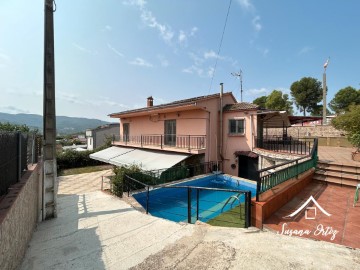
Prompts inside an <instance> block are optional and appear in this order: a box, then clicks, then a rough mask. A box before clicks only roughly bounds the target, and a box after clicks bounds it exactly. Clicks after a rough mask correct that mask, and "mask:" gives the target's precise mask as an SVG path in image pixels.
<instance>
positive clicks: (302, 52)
mask: <svg viewBox="0 0 360 270" xmlns="http://www.w3.org/2000/svg"><path fill="white" fill-rule="evenodd" d="M313 49H314V48H312V47H309V46H305V47H303V48H302V49H301V50H300V51H299V52H298V55H302V54H306V53H308V52H310V51H312V50H313Z"/></svg>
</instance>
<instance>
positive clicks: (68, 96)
mask: <svg viewBox="0 0 360 270" xmlns="http://www.w3.org/2000/svg"><path fill="white" fill-rule="evenodd" d="M56 98H57V99H59V100H63V101H66V102H69V103H72V104H83V103H84V102H83V100H82V98H81V97H80V96H78V95H74V94H72V93H68V92H64V91H58V92H57V94H56Z"/></svg>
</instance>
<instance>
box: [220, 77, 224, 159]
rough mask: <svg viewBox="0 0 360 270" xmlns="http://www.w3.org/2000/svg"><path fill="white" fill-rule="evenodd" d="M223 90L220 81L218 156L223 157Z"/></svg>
mask: <svg viewBox="0 0 360 270" xmlns="http://www.w3.org/2000/svg"><path fill="white" fill-rule="evenodd" d="M223 92H224V84H223V83H220V134H219V156H220V158H221V160H222V159H223V107H224V105H223Z"/></svg>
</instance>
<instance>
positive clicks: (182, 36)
mask: <svg viewBox="0 0 360 270" xmlns="http://www.w3.org/2000/svg"><path fill="white" fill-rule="evenodd" d="M123 4H124V5H129V6H136V7H138V8H139V10H140V18H141V20H142V22H143V23H144V24H145V25H146V26H148V27H150V28H154V29H156V30H157V31H158V32H159V35H160V37H161V38H162V39H163V40H164V41H165V42H166V43H167V44H172V43H173V40H174V37H175V33H176V32H177V31H173V30H172V28H171V26H170V25H168V24H167V23H160V22H159V21H158V19H157V18H156V17H155V15H153V13H152V12H151V11H150V10H148V9H147V8H146V4H147V2H146V1H145V0H127V1H123ZM198 30H199V29H198V28H197V27H195V26H194V27H192V28H191V30H190V31H184V30H179V34H178V36H177V40H176V41H177V42H178V43H179V44H181V45H187V44H186V43H187V40H188V38H189V37H193V36H195V34H196V32H197V31H198ZM175 39H176V37H175Z"/></svg>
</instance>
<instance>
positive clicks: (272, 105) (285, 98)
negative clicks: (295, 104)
mask: <svg viewBox="0 0 360 270" xmlns="http://www.w3.org/2000/svg"><path fill="white" fill-rule="evenodd" d="M265 108H266V109H273V110H280V111H287V112H288V113H289V114H293V108H292V102H291V101H290V100H289V95H287V94H283V93H282V92H281V91H280V90H274V91H272V92H271V94H270V95H269V96H268V97H267V98H266V102H265Z"/></svg>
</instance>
